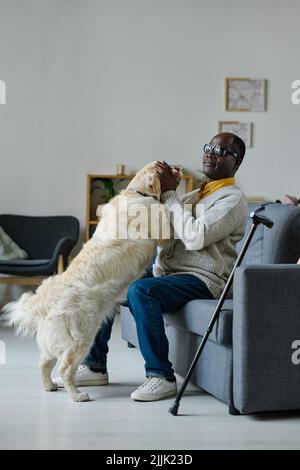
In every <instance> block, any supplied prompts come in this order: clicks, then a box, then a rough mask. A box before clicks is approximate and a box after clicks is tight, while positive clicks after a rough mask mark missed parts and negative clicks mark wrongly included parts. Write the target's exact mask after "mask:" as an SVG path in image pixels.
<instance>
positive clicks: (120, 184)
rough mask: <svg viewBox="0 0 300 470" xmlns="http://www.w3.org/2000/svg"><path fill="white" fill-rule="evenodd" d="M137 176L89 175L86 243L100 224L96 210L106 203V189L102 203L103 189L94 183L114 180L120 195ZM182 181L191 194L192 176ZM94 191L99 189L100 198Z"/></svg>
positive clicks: (184, 177)
mask: <svg viewBox="0 0 300 470" xmlns="http://www.w3.org/2000/svg"><path fill="white" fill-rule="evenodd" d="M134 176H135V175H87V190H86V241H87V240H89V239H90V238H91V237H92V235H93V233H94V231H95V229H96V226H97V224H98V220H97V217H96V210H97V206H98V205H99V204H102V203H105V200H104V189H103V188H102V201H101V187H94V188H93V183H95V182H97V181H99V180H105V179H106V180H112V181H113V182H114V185H115V186H116V187H115V188H114V189H115V191H116V192H117V193H118V192H119V191H121V190H122V189H125V188H126V186H127V185H128V183H129V181H130V180H131V179H132V178H134ZM182 180H183V181H184V182H185V190H184V192H186V193H189V192H190V191H193V189H194V177H193V176H192V175H184V176H183V177H182ZM93 189H99V190H100V191H99V194H98V196H97V195H95V194H92V192H93Z"/></svg>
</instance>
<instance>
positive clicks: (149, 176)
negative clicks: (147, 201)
mask: <svg viewBox="0 0 300 470" xmlns="http://www.w3.org/2000/svg"><path fill="white" fill-rule="evenodd" d="M170 166H171V168H172V169H174V173H176V175H178V176H177V186H178V185H179V183H180V180H181V177H182V168H179V167H178V166H174V165H170ZM126 189H127V190H128V191H134V192H138V193H140V194H143V195H145V196H152V197H154V198H155V199H157V200H160V196H161V188H160V180H159V176H158V174H157V170H156V162H151V163H148V164H147V165H145V166H144V167H143V168H142V169H141V170H140V171H139V172H138V173H137V174H136V175H135V177H134V178H133V179H132V180H131V181H130V183H129V185H128V186H127V188H126Z"/></svg>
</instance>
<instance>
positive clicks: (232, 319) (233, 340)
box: [121, 203, 300, 414]
mask: <svg viewBox="0 0 300 470" xmlns="http://www.w3.org/2000/svg"><path fill="white" fill-rule="evenodd" d="M255 208H256V206H255V205H254V204H251V205H249V211H251V210H253V209H255ZM262 214H264V215H265V216H266V217H269V218H270V219H272V220H273V221H274V226H273V228H272V229H271V230H269V229H268V228H266V227H263V226H262V225H261V226H259V227H258V229H257V231H256V233H255V235H254V237H253V239H252V242H251V245H250V247H249V249H248V252H247V254H246V256H245V258H244V260H243V263H242V265H241V266H240V267H239V268H238V269H237V270H236V273H235V277H234V282H233V289H232V297H233V298H228V299H227V300H226V301H225V303H224V305H223V309H222V312H221V315H220V317H219V320H218V321H217V323H216V324H215V327H214V329H213V331H212V333H211V335H210V338H209V341H208V342H207V344H206V346H205V349H204V351H203V353H202V356H201V357H200V360H199V362H198V364H197V367H196V369H195V371H194V374H193V376H192V382H193V383H194V384H195V385H197V386H198V387H200V388H202V389H204V390H206V391H207V392H209V393H211V394H212V395H214V396H215V397H216V398H218V399H220V400H222V401H223V402H225V403H227V404H228V405H229V412H230V413H231V414H239V413H245V414H247V413H256V412H261V411H271V410H295V409H300V364H299V365H297V364H295V363H294V362H293V361H292V354H293V352H294V350H293V346H292V345H293V343H294V341H295V340H300V265H299V264H296V263H297V261H298V259H299V257H300V209H299V208H296V207H292V206H286V205H282V204H279V203H272V204H270V205H268V206H266V207H265V209H264V212H262ZM250 224H251V221H250V219H249V222H248V226H247V229H246V233H248V231H249V228H250ZM243 241H244V240H241V242H239V244H238V251H239V250H240V248H241V246H242V244H243ZM216 303H217V300H200V299H199V300H193V301H191V302H189V303H187V304H186V305H185V306H184V308H182V309H181V310H180V311H178V313H176V314H175V315H168V314H166V315H165V325H166V333H167V336H168V339H169V344H170V351H169V356H170V360H171V361H172V363H173V367H174V369H175V372H177V373H179V374H180V375H182V376H185V375H186V373H187V370H188V367H189V365H190V363H191V361H192V358H193V357H194V354H195V352H196V350H197V347H198V345H199V343H200V341H201V339H202V336H203V334H204V332H205V329H206V327H207V325H208V322H209V320H210V318H211V316H212V314H213V311H214V308H215V306H216ZM121 323H122V337H123V338H124V339H125V340H126V341H127V342H129V343H130V344H132V345H134V346H136V347H138V339H137V335H136V328H135V323H134V320H133V318H132V316H131V314H130V312H129V309H128V308H127V307H126V306H122V307H121ZM299 356H300V353H299Z"/></svg>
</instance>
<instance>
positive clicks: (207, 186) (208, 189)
mask: <svg viewBox="0 0 300 470" xmlns="http://www.w3.org/2000/svg"><path fill="white" fill-rule="evenodd" d="M233 185H235V179H234V178H233V177H232V178H223V179H220V180H215V181H210V182H209V183H208V182H207V181H205V182H204V183H202V185H201V188H200V190H199V194H200V199H203V198H204V197H207V196H210V195H211V194H212V193H214V192H215V191H218V190H219V189H221V188H226V186H233Z"/></svg>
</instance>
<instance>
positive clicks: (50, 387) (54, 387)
mask: <svg viewBox="0 0 300 470" xmlns="http://www.w3.org/2000/svg"><path fill="white" fill-rule="evenodd" d="M45 391H46V392H56V391H57V385H56V384H55V383H53V384H49V385H47V386H46V387H45Z"/></svg>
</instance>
